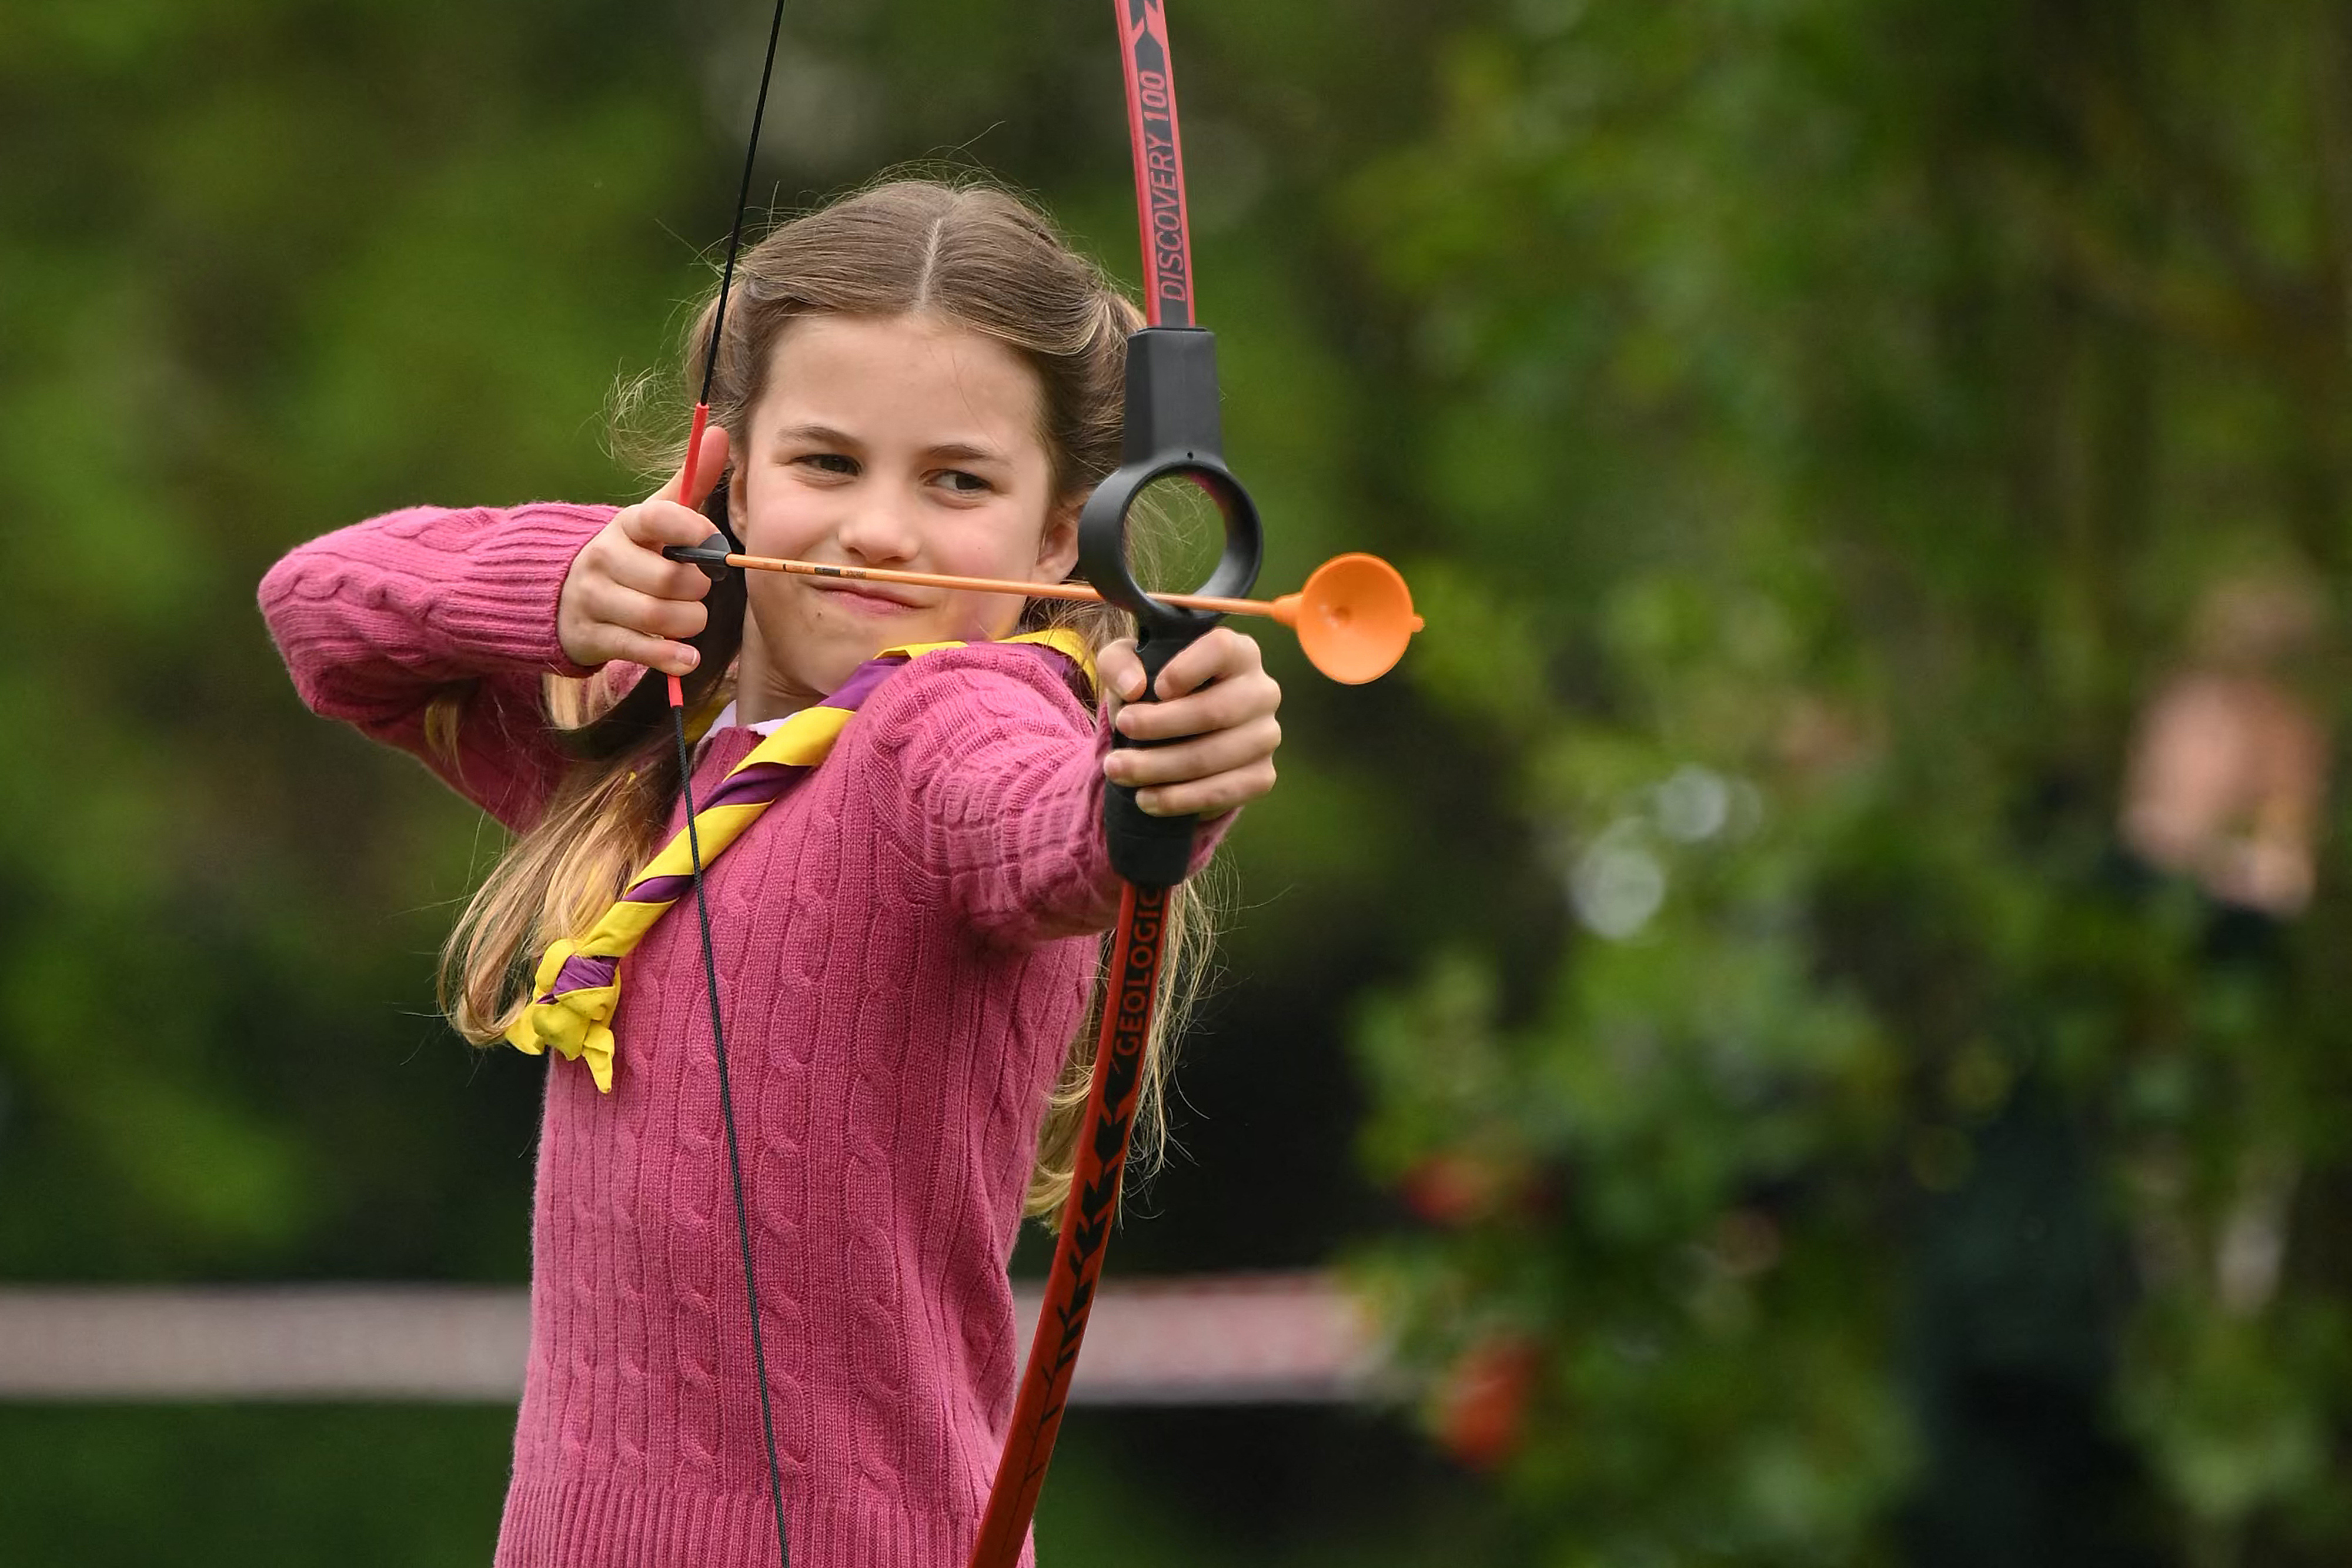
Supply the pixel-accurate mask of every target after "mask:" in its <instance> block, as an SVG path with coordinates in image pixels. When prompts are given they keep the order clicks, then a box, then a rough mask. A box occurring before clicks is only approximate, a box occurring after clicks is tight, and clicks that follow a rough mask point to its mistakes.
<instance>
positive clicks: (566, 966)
mask: <svg viewBox="0 0 2352 1568" xmlns="http://www.w3.org/2000/svg"><path fill="white" fill-rule="evenodd" d="M620 968H621V961H620V960H619V959H618V958H588V957H583V956H580V955H578V954H576V953H575V954H573V955H572V956H571V957H569V958H566V959H565V960H563V967H562V968H561V969H558V970H557V971H556V972H555V988H554V989H553V990H551V991H550V992H549V993H548V994H547V995H545V996H543V997H541V998H538V999H539V1000H541V1001H542V1002H551V1001H553V1000H554V999H555V998H558V997H560V996H562V994H563V993H564V992H566V991H592V990H594V989H596V988H598V987H600V986H609V985H611V984H612V983H613V977H614V975H615V974H618V973H619V972H620Z"/></svg>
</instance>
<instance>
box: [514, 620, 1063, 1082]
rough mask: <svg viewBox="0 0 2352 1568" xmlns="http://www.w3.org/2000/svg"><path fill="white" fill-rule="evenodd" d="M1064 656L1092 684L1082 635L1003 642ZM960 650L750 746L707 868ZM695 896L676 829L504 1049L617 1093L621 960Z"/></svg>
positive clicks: (852, 688)
mask: <svg viewBox="0 0 2352 1568" xmlns="http://www.w3.org/2000/svg"><path fill="white" fill-rule="evenodd" d="M1006 641H1008V642H1013V643H1035V644H1038V645H1040V646H1042V647H1046V648H1051V649H1053V650H1054V651H1055V652H1056V653H1061V654H1064V655H1066V657H1068V658H1069V659H1070V660H1071V661H1073V662H1074V663H1076V664H1077V666H1078V667H1079V668H1080V669H1081V670H1083V671H1084V672H1085V673H1086V676H1087V682H1088V684H1089V685H1091V684H1092V683H1093V681H1094V678H1095V671H1094V658H1093V655H1092V653H1091V651H1090V650H1089V649H1088V648H1087V643H1086V641H1085V639H1084V638H1082V637H1080V636H1079V635H1078V634H1077V633H1076V632H1070V631H1066V630H1058V629H1057V630H1055V631H1050V632H1028V633H1025V634H1024V635H1022V636H1019V637H1012V638H1007V639H1006ZM963 646H965V644H963V643H917V644H914V645H912V646H909V647H905V648H892V649H889V650H887V652H885V653H881V654H879V655H877V657H875V658H872V659H869V660H867V661H866V663H865V664H860V665H859V666H858V667H857V669H856V673H855V674H852V675H851V676H850V677H849V679H848V680H846V681H845V682H843V683H842V685H841V689H840V690H839V691H836V692H835V693H834V694H833V695H831V696H829V697H827V698H825V699H824V701H823V702H821V703H819V704H817V705H816V706H814V707H808V708H803V709H802V710H801V711H800V712H798V713H796V714H794V715H793V716H792V717H790V718H788V719H786V720H785V721H784V722H783V723H782V725H780V726H779V727H777V728H776V729H775V731H774V732H773V733H772V734H771V735H769V736H768V737H767V738H766V739H764V740H762V741H761V743H760V744H759V745H758V746H756V747H752V749H751V755H750V756H748V757H746V758H743V760H742V761H740V762H739V763H737V764H736V765H735V766H734V767H733V768H730V770H729V771H728V774H727V777H726V778H725V779H721V780H720V781H719V788H717V789H714V790H712V791H711V792H710V799H709V800H705V801H703V802H702V804H701V808H700V810H697V811H696V812H695V814H694V834H695V837H696V838H697V839H698V841H700V843H701V847H702V863H703V864H704V865H705V866H708V865H709V863H710V862H712V861H715V860H717V859H718V858H719V855H720V854H722V853H724V852H725V851H726V849H727V846H728V845H730V844H731V843H733V842H734V841H736V840H737V839H740V838H741V837H742V836H743V833H744V831H745V830H746V829H748V828H750V827H751V824H752V823H753V822H755V821H758V820H759V817H760V813H761V812H762V811H764V810H767V809H768V808H769V807H770V806H772V805H774V804H775V803H776V802H777V801H778V800H782V798H783V796H784V795H785V793H786V792H787V791H789V790H790V789H792V787H793V785H794V784H796V783H798V782H799V781H800V780H801V779H803V778H805V777H806V776H807V775H808V774H809V773H811V772H813V771H814V769H815V768H816V766H817V764H819V763H821V762H823V761H824V759H825V757H826V756H827V755H828V754H829V753H830V752H831V751H832V750H833V743H834V741H835V740H836V739H837V738H839V737H840V735H841V732H842V729H843V727H845V726H846V725H847V724H848V723H849V716H850V715H852V714H854V713H856V711H857V708H858V705H859V704H861V703H863V702H864V701H865V700H866V697H867V696H868V695H871V694H872V693H873V691H874V688H875V687H877V686H878V685H881V684H882V683H883V682H884V681H885V680H887V679H888V678H889V676H890V675H891V674H892V673H894V672H895V671H896V670H897V669H898V667H899V666H900V665H902V664H906V663H908V661H909V660H912V659H918V658H920V657H922V655H924V654H925V653H938V652H939V651H940V650H941V649H943V648H961V647H963ZM693 889H694V862H693V853H692V850H691V848H690V846H689V843H688V834H687V832H686V831H684V830H680V831H679V832H678V833H677V836H676V837H675V838H673V839H671V840H670V841H669V842H668V844H667V845H666V846H665V847H664V848H663V850H662V852H660V853H659V854H657V855H656V856H655V857H654V858H653V859H652V861H650V862H647V864H646V868H645V869H644V870H643V871H641V872H639V873H637V874H636V875H635V876H634V877H632V878H630V879H629V883H628V885H627V886H625V887H624V888H623V889H622V890H621V895H620V897H619V898H618V899H616V900H615V901H614V904H613V907H612V908H610V909H608V910H606V911H605V912H604V915H603V917H602V918H600V919H599V920H598V921H597V922H596V923H595V924H594V925H591V926H590V927H589V928H588V929H587V931H586V932H585V933H583V935H581V936H576V937H572V938H570V939H567V940H565V941H562V942H558V943H556V944H554V945H553V946H551V947H549V948H548V950H547V953H546V956H544V957H542V958H541V959H540V961H539V973H538V975H537V976H536V977H535V978H534V979H533V980H532V982H531V1001H530V1005H529V1006H528V1007H526V1008H524V1009H523V1010H522V1016H521V1017H520V1018H518V1019H515V1021H514V1024H513V1027H511V1028H509V1030H507V1035H506V1038H507V1043H508V1044H509V1045H511V1046H513V1047H514V1048H515V1049H516V1050H518V1051H528V1052H529V1053H530V1054H531V1055H533V1056H537V1055H539V1054H541V1052H542V1051H545V1050H546V1049H547V1048H548V1047H549V1046H553V1047H554V1048H555V1049H556V1050H557V1051H560V1052H562V1054H563V1055H564V1056H566V1057H569V1058H571V1059H572V1060H573V1061H578V1060H580V1059H581V1058H583V1057H585V1058H586V1059H587V1061H588V1071H589V1074H590V1075H591V1076H592V1077H593V1078H594V1079H595V1081H596V1087H597V1089H598V1090H599V1091H600V1092H605V1093H610V1092H612V1088H613V1050H614V1040H613V1030H612V1018H613V1014H614V1012H615V1011H616V1010H617V1009H619V1007H620V1003H621V960H622V959H623V958H625V957H627V956H628V955H629V953H630V952H631V951H632V950H633V949H635V946H636V945H637V944H638V943H639V942H641V941H643V940H644V939H645V935H646V932H648V931H650V930H652V929H653V926H654V923H655V922H656V921H657V920H659V919H660V918H661V917H662V915H664V914H665V913H667V910H668V909H669V906H670V905H671V904H675V903H677V901H678V900H679V899H680V898H683V897H685V896H686V895H687V894H688V893H690V892H692V891H693Z"/></svg>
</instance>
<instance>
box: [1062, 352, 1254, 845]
mask: <svg viewBox="0 0 2352 1568" xmlns="http://www.w3.org/2000/svg"><path fill="white" fill-rule="evenodd" d="M1223 444H1224V443H1223V430H1222V427H1221V421H1220V419H1219V416H1218V409H1217V347H1216V339H1215V338H1214V337H1213V336H1212V335H1211V334H1210V333H1208V332H1207V331H1204V330H1203V329H1200V328H1198V327H1146V328H1144V329H1141V330H1139V331H1137V332H1135V333H1132V334H1130V335H1129V338H1128V340H1127V405H1126V420H1125V426H1124V429H1123V430H1122V431H1121V433H1120V454H1119V455H1120V462H1119V465H1118V471H1117V472H1116V473H1114V474H1112V475H1111V476H1109V477H1108V478H1107V479H1105V480H1104V481H1103V482H1102V483H1101V484H1099V485H1097V486H1095V490H1094V494H1092V495H1091V496H1089V497H1087V504H1086V507H1085V508H1084V509H1083V510H1082V511H1081V512H1080V513H1079V515H1078V568H1079V571H1080V572H1081V574H1083V575H1084V576H1085V578H1086V580H1087V581H1088V582H1090V583H1092V584H1094V586H1095V587H1096V588H1097V590H1099V591H1100V592H1101V593H1102V596H1103V597H1104V598H1105V599H1106V600H1108V601H1110V602H1111V603H1113V604H1115V605H1117V606H1118V607H1119V608H1120V609H1122V610H1124V611H1126V612H1129V614H1131V615H1133V616H1134V617H1135V623H1136V647H1135V651H1136V653H1137V655H1138V656H1139V658H1141V659H1142V661H1143V674H1144V680H1145V685H1144V690H1143V695H1142V696H1141V697H1139V698H1138V699H1137V700H1138V701H1140V702H1150V701H1153V700H1155V698H1156V694H1157V690H1158V685H1159V680H1160V671H1162V670H1163V669H1165V668H1167V666H1168V661H1169V660H1171V659H1172V658H1174V657H1175V656H1176V655H1177V654H1178V653H1181V652H1182V651H1183V650H1184V649H1185V648H1186V647H1187V646H1189V645H1190V644H1191V643H1192V642H1193V641H1194V640H1195V639H1197V638H1198V637H1200V636H1201V634H1202V633H1203V632H1207V631H1208V630H1209V629H1210V628H1211V627H1213V626H1214V625H1216V624H1217V622H1218V621H1219V620H1220V619H1222V617H1220V616H1218V615H1216V614H1215V613H1213V612H1206V611H1200V610H1187V609H1183V608H1181V607H1180V606H1177V605H1173V604H1165V603H1162V602H1161V601H1159V600H1157V599H1154V598H1152V597H1151V596H1150V594H1148V593H1146V592H1145V591H1143V589H1142V588H1141V587H1140V586H1139V584H1138V583H1137V582H1136V580H1135V578H1134V575H1133V574H1132V573H1131V572H1130V571H1129V569H1128V560H1127V553H1128V552H1127V525H1128V517H1129V513H1130V512H1132V511H1133V510H1134V507H1135V505H1136V503H1137V502H1138V501H1139V500H1140V499H1141V498H1142V496H1143V493H1144V491H1145V490H1146V489H1147V488H1148V487H1149V486H1151V485H1153V484H1155V483H1157V482H1158V481H1160V480H1162V479H1184V480H1189V481H1190V482H1191V483H1192V484H1193V485H1195V486H1199V488H1200V489H1201V490H1202V492H1203V493H1204V494H1206V495H1207V496H1208V497H1209V498H1210V499H1211V500H1213V501H1214V502H1215V503H1216V505H1217V510H1218V512H1219V513H1220V514H1222V516H1223V518H1224V524H1225V545H1224V550H1223V554H1222V555H1220V556H1219V558H1218V560H1217V565H1216V569H1215V570H1213V571H1212V572H1211V573H1210V574H1209V580H1208V581H1207V582H1206V583H1204V584H1202V586H1201V588H1200V589H1199V590H1198V591H1199V592H1202V593H1206V594H1213V595H1217V596H1219V597H1223V598H1240V597H1242V596H1243V595H1244V594H1246V593H1248V592H1249V591H1250V589H1251V588H1252V587H1253V586H1255V583H1256V581H1257V569H1258V558H1259V555H1260V553H1261V550H1262V548H1263V545H1262V540H1261V538H1260V535H1259V530H1258V519H1257V507H1256V505H1255V503H1254V502H1252V501H1251V500H1250V497H1249V492H1248V491H1247V490H1244V489H1243V488H1242V485H1241V481H1240V480H1238V479H1236V478H1234V476H1233V472H1232V471H1231V470H1230V469H1228V468H1227V467H1226V466H1225V458H1224V453H1223ZM1164 744H1166V743H1165V742H1159V741H1138V740H1130V739H1129V738H1128V737H1126V736H1123V735H1119V734H1118V733H1116V732H1114V733H1113V735H1112V737H1111V745H1112V747H1113V748H1115V749H1116V748H1119V747H1132V746H1151V745H1164ZM1198 826H1199V819H1198V818H1195V817H1154V816H1150V815H1149V814H1147V813H1146V812H1145V811H1144V810H1143V808H1142V807H1140V806H1139V805H1137V804H1136V803H1135V791H1134V790H1133V789H1129V788H1128V787H1126V786H1124V785H1118V784H1113V785H1110V786H1108V788H1106V789H1104V791H1103V834H1104V838H1105V840H1106V841H1107V842H1108V846H1109V850H1110V862H1111V866H1112V868H1113V869H1114V870H1116V871H1117V872H1118V874H1119V875H1121V876H1123V877H1125V878H1126V879H1127V880H1128V881H1129V882H1131V883H1135V884H1137V885H1138V886H1140V887H1173V886H1175V885H1176V884H1177V883H1180V882H1181V881H1183V880H1184V874H1185V873H1186V872H1187V871H1188V870H1190V869H1191V867H1192V833H1193V830H1194V829H1195V828H1196V827H1198Z"/></svg>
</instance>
